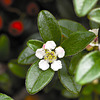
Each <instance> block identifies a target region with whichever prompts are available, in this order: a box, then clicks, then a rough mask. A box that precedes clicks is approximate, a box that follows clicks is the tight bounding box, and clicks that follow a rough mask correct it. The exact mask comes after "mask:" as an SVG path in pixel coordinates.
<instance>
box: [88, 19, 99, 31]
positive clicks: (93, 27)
mask: <svg viewBox="0 0 100 100" xmlns="http://www.w3.org/2000/svg"><path fill="white" fill-rule="evenodd" d="M89 24H90V27H91V29H97V28H99V27H100V24H98V23H96V22H94V21H91V20H90V22H89Z"/></svg>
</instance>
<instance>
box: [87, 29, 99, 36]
mask: <svg viewBox="0 0 100 100" xmlns="http://www.w3.org/2000/svg"><path fill="white" fill-rule="evenodd" d="M89 31H90V32H93V33H94V34H95V35H96V36H97V35H98V31H99V28H98V29H90V30H89Z"/></svg>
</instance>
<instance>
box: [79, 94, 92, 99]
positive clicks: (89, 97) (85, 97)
mask: <svg viewBox="0 0 100 100" xmlns="http://www.w3.org/2000/svg"><path fill="white" fill-rule="evenodd" d="M79 100H93V99H92V95H82V96H80V97H79Z"/></svg>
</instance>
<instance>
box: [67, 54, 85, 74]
mask: <svg viewBox="0 0 100 100" xmlns="http://www.w3.org/2000/svg"><path fill="white" fill-rule="evenodd" d="M85 54H86V53H85V52H80V53H78V54H76V55H74V56H73V57H72V59H71V62H70V66H69V73H70V74H71V75H74V74H75V73H76V68H77V65H78V63H79V61H80V59H81V58H82V57H83V56H84V55H85Z"/></svg>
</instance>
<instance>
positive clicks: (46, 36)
mask: <svg viewBox="0 0 100 100" xmlns="http://www.w3.org/2000/svg"><path fill="white" fill-rule="evenodd" d="M38 28H39V31H40V34H41V36H42V38H43V40H44V41H45V42H46V41H49V40H53V41H55V42H56V43H57V44H58V45H60V42H61V30H60V27H59V25H58V22H57V20H56V19H55V18H54V16H53V15H52V14H51V13H50V12H48V11H46V10H42V11H41V12H40V13H39V15H38Z"/></svg>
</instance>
